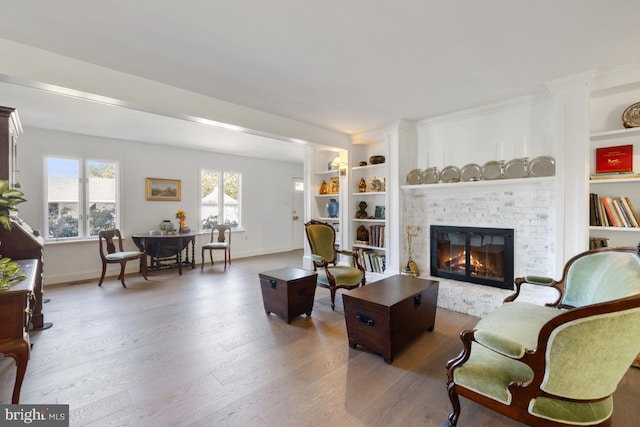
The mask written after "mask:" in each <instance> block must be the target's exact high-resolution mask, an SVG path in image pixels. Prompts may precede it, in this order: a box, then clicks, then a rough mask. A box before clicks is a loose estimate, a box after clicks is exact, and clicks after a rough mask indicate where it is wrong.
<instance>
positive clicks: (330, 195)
mask: <svg viewBox="0 0 640 427" xmlns="http://www.w3.org/2000/svg"><path fill="white" fill-rule="evenodd" d="M316 197H332V198H334V199H335V198H336V197H340V193H331V194H316Z"/></svg>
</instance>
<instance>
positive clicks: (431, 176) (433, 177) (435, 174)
mask: <svg viewBox="0 0 640 427" xmlns="http://www.w3.org/2000/svg"><path fill="white" fill-rule="evenodd" d="M438 181H440V171H439V170H438V168H428V169H425V171H424V172H423V173H422V183H423V184H435V183H437V182H438Z"/></svg>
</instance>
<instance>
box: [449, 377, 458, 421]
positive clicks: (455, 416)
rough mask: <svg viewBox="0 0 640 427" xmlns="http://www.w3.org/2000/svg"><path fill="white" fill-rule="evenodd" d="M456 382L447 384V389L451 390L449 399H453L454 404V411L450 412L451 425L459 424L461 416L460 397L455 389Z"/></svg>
mask: <svg viewBox="0 0 640 427" xmlns="http://www.w3.org/2000/svg"><path fill="white" fill-rule="evenodd" d="M454 387H455V384H454V383H453V382H450V383H449V385H447V391H448V392H449V400H450V401H451V406H453V412H451V413H450V414H449V418H448V419H449V425H450V426H453V427H455V426H457V425H458V418H460V398H459V397H458V393H456V390H455V388H454Z"/></svg>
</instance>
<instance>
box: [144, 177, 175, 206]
mask: <svg viewBox="0 0 640 427" xmlns="http://www.w3.org/2000/svg"><path fill="white" fill-rule="evenodd" d="M181 197H182V181H180V180H179V179H165V178H147V200H150V201H163V202H179V201H180V200H181Z"/></svg>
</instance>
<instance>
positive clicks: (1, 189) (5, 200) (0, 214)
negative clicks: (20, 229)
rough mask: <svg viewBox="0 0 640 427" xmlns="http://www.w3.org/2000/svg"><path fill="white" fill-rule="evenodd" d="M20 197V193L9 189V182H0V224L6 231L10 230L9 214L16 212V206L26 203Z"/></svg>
mask: <svg viewBox="0 0 640 427" xmlns="http://www.w3.org/2000/svg"><path fill="white" fill-rule="evenodd" d="M22 196H24V193H23V192H22V191H20V190H16V189H15V188H10V187H9V181H7V180H0V224H1V225H2V226H3V227H4V228H6V229H7V230H10V229H11V217H10V214H11V212H13V211H15V212H17V211H18V208H16V206H17V205H19V204H20V203H22V202H26V200H25V199H24V198H23V197H22Z"/></svg>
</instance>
